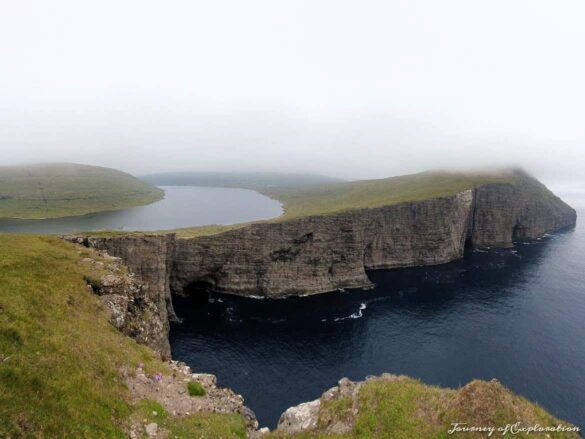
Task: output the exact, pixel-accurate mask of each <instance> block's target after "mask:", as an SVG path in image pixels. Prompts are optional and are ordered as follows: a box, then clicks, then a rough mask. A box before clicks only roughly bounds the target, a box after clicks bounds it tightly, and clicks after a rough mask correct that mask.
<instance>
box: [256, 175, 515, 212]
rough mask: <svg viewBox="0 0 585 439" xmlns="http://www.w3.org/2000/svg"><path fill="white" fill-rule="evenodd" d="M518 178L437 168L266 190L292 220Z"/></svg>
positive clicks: (426, 196) (389, 203) (511, 181)
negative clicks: (437, 169) (397, 175)
mask: <svg viewBox="0 0 585 439" xmlns="http://www.w3.org/2000/svg"><path fill="white" fill-rule="evenodd" d="M517 180H518V177H517V176H516V175H514V174H513V173H512V172H511V171H510V172H504V171H503V172H498V173H490V174H488V173H485V174H482V173H463V172H439V171H436V172H422V173H419V174H412V175H402V176H399V177H391V178H384V179H380V180H362V181H353V182H348V183H336V184H327V185H319V186H313V187H308V188H298V189H274V190H271V191H263V193H264V194H266V195H268V196H270V197H273V198H276V199H278V200H280V201H281V202H282V203H283V204H284V208H285V214H284V216H283V217H281V218H280V219H290V218H299V217H304V216H312V215H324V214H329V213H335V212H342V211H347V210H353V209H366V208H376V207H382V206H390V205H393V204H399V203H404V202H408V201H420V200H426V199H430V198H439V197H445V196H450V195H454V194H456V193H458V192H461V191H464V190H466V189H470V188H473V187H476V186H480V185H484V184H490V183H506V184H514V183H515V182H517Z"/></svg>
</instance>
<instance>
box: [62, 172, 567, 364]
mask: <svg viewBox="0 0 585 439" xmlns="http://www.w3.org/2000/svg"><path fill="white" fill-rule="evenodd" d="M404 178H405V179H406V180H407V183H408V184H405V182H404V181H403V180H400V178H398V180H397V179H396V178H394V179H389V181H390V182H388V181H386V180H383V182H384V183H379V184H377V185H375V186H372V185H371V183H368V184H366V185H365V186H364V184H362V182H357V183H355V184H351V183H340V184H337V185H325V186H324V187H317V188H311V189H310V190H308V193H305V192H303V191H302V190H296V192H290V191H289V192H287V195H283V198H284V199H285V208H287V213H286V214H285V216H284V217H283V218H279V219H276V220H274V221H269V222H258V223H253V224H248V225H244V226H242V227H239V228H232V229H230V230H227V231H224V232H218V233H215V234H211V235H205V234H203V235H202V236H195V237H192V238H180V237H178V236H177V235H176V234H174V233H168V234H136V233H133V234H127V235H112V236H109V235H107V234H106V235H103V234H102V235H100V236H74V237H68V238H67V239H69V240H71V241H74V242H77V243H81V244H84V245H85V246H87V247H92V248H96V249H99V250H104V251H106V252H107V253H109V254H110V255H112V256H116V257H120V258H122V260H123V261H124V262H125V264H126V265H127V266H128V268H129V270H130V271H131V272H133V273H135V274H136V276H137V277H138V278H139V279H140V280H141V282H142V283H143V285H144V290H143V291H144V294H145V295H146V296H147V297H149V299H150V300H151V301H153V302H155V303H157V304H158V307H159V312H160V318H161V320H162V321H165V322H166V321H168V320H169V319H172V318H173V317H174V311H173V308H172V300H171V293H176V294H196V293H197V292H199V291H201V289H202V287H204V288H207V289H209V290H212V291H216V292H221V293H229V294H237V295H242V296H254V297H257V296H261V297H269V298H283V297H288V296H302V295H309V294H318V293H324V292H329V291H334V290H337V289H341V288H358V287H366V286H369V285H371V282H370V280H369V278H368V276H367V270H375V269H381V268H395V267H407V266H423V265H435V264H442V263H446V262H450V261H453V260H455V259H458V258H461V257H463V254H464V250H465V248H466V247H467V246H469V247H488V246H512V245H513V242H514V241H515V240H524V239H535V238H538V237H541V236H542V235H544V234H546V233H549V232H553V231H557V230H560V229H564V228H568V227H572V226H574V225H575V223H576V213H575V210H574V209H572V208H571V207H570V206H568V205H567V204H566V203H564V202H563V201H562V200H561V199H560V198H558V197H556V196H555V195H554V194H552V192H550V191H549V190H548V189H547V188H546V187H545V186H544V185H542V184H541V183H540V182H538V181H537V180H536V179H534V178H532V177H530V176H528V175H527V174H525V173H523V172H521V171H513V172H510V173H504V174H497V175H495V176H479V177H478V176H474V177H473V178H471V177H470V178H466V177H464V176H463V177H462V174H441V175H440V176H439V177H437V174H423V175H422V177H419V179H418V180H417V181H418V184H415V183H414V180H412V179H413V177H412V176H407V177H404ZM421 182H422V183H421ZM401 188H402V189H401ZM392 190H394V191H395V192H394V193H389V194H387V193H386V191H392ZM398 190H402V192H396V191H398ZM367 193H371V194H372V195H371V197H370V198H369V199H367V198H366V195H365V194H367ZM425 196H426V197H429V196H430V197H431V198H425ZM330 199H336V200H337V202H336V203H334V204H331V202H328V201H327V200H330ZM286 200H288V201H286ZM321 201H322V202H321ZM348 203H350V204H348ZM351 203H353V204H351ZM385 203H389V204H385ZM351 205H355V206H356V207H355V208H347V206H351ZM365 206H371V207H365ZM336 209H338V210H336ZM339 209H340V210H339ZM301 212H305V213H307V212H308V213H309V214H306V215H302V214H301ZM167 330H168V327H165V331H167ZM157 340H158V341H157V342H153V343H150V344H149V345H150V346H152V347H154V348H155V349H157V350H159V351H160V352H162V353H163V354H168V353H169V347H168V342H166V343H165V342H164V340H166V333H165V334H164V336H161V337H158V338H157Z"/></svg>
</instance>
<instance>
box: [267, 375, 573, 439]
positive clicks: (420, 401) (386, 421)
mask: <svg viewBox="0 0 585 439" xmlns="http://www.w3.org/2000/svg"><path fill="white" fill-rule="evenodd" d="M340 383H341V382H340ZM310 418H312V421H313V422H305V424H304V425H302V426H300V425H299V424H298V423H297V421H296V420H295V419H294V418H293V424H296V426H297V428H294V429H293V430H297V431H296V432H295V433H296V434H294V436H293V437H295V438H297V439H341V438H344V439H350V438H360V439H361V438H363V439H369V438H377V439H418V438H420V439H423V438H424V439H446V438H449V437H462V438H469V439H480V438H487V437H508V438H509V437H515V438H524V439H528V438H534V437H537V438H555V439H569V438H571V439H577V438H579V437H581V436H580V435H579V433H578V430H577V429H576V427H575V426H573V425H571V424H568V423H563V422H562V421H560V420H558V419H556V418H555V417H553V416H551V415H550V414H549V413H547V412H546V411H545V410H544V409H542V408H541V407H539V406H538V405H536V404H533V403H531V402H530V401H528V400H526V399H524V398H522V397H520V396H517V395H515V394H514V393H512V392H511V391H510V390H508V389H507V388H506V387H504V386H503V385H502V384H500V383H499V382H498V381H496V380H492V381H489V382H487V381H480V380H475V381H472V382H470V383H469V384H467V385H466V386H464V387H461V388H460V389H457V390H456V389H447V388H441V387H436V386H429V385H426V384H424V383H422V382H420V381H418V380H414V379H412V378H408V377H405V376H396V375H388V374H385V375H383V376H382V377H377V378H372V379H369V380H367V381H366V382H364V383H360V384H359V385H357V386H355V387H354V388H353V389H349V391H348V389H347V388H345V389H343V388H341V387H338V388H336V389H335V390H334V391H333V392H332V391H328V392H326V393H324V394H323V396H322V397H321V398H320V400H319V406H318V409H317V411H316V412H315V413H313V414H312V415H311V416H310ZM559 425H561V426H562V427H561V428H560V429H558V426H559ZM539 427H540V428H541V429H547V430H546V431H542V430H536V431H529V430H528V429H530V428H537V429H538V428H539ZM466 428H467V429H469V430H467V431H466ZM287 429H288V431H286V430H287ZM492 429H493V430H492ZM552 429H557V430H555V431H552ZM299 430H300V431H299ZM450 431H451V433H449V432H450ZM490 431H491V434H490ZM290 434H291V431H290V427H287V426H285V427H284V428H283V427H279V429H278V430H276V431H275V432H274V433H273V434H271V435H270V436H269V438H271V439H277V438H280V439H284V438H288V437H290ZM267 439H268V438H267Z"/></svg>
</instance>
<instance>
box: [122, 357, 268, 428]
mask: <svg viewBox="0 0 585 439" xmlns="http://www.w3.org/2000/svg"><path fill="white" fill-rule="evenodd" d="M168 366H169V369H170V371H171V373H170V374H169V375H164V374H162V373H159V374H155V375H149V374H148V373H147V372H146V371H145V370H144V369H143V367H142V366H141V365H138V367H137V368H136V369H135V370H133V371H127V370H124V371H122V372H123V376H124V379H125V382H126V385H127V387H128V389H129V391H130V395H131V397H132V400H133V401H134V402H135V403H139V402H140V401H145V400H153V401H156V402H158V403H159V404H160V405H161V406H162V407H163V408H164V409H165V410H166V411H167V412H168V413H169V414H170V415H172V416H173V417H185V416H190V415H193V414H195V413H202V412H203V413H235V414H239V415H241V416H242V417H243V418H244V420H245V421H246V428H247V430H248V432H249V433H252V432H255V431H256V430H257V429H258V421H257V419H256V415H255V414H254V412H253V411H252V410H251V409H249V408H248V407H246V406H245V405H244V398H243V397H242V396H241V395H238V394H236V393H234V392H233V391H232V390H231V389H226V388H223V387H218V385H217V378H216V376H215V375H211V374H206V373H192V371H191V368H190V367H189V366H187V365H186V364H185V363H181V362H178V361H170V362H169V363H168ZM191 382H196V383H198V384H200V385H201V387H202V388H203V389H204V394H203V395H199V396H191V395H190V394H189V392H188V387H187V386H188V384H189V383H191ZM149 429H150V430H152V431H155V430H156V431H155V432H154V433H152V434H148V430H149ZM142 432H146V433H147V435H148V436H149V437H161V438H163V437H164V438H166V437H168V432H164V431H162V430H160V428H159V426H158V424H156V423H154V426H153V423H151V422H149V421H146V423H145V420H141V419H136V420H135V422H133V424H132V425H131V427H130V437H136V438H138V437H143V436H142V435H141V433H142Z"/></svg>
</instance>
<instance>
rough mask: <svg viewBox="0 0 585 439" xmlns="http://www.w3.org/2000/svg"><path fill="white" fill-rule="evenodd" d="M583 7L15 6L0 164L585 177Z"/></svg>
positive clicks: (4, 37) (2, 9)
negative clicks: (513, 170)
mask: <svg viewBox="0 0 585 439" xmlns="http://www.w3.org/2000/svg"><path fill="white" fill-rule="evenodd" d="M584 17H585V3H583V1H582V0H574V1H564V0H559V1H555V2H551V1H539V0H512V1H510V0H506V1H503V0H492V1H489V2H479V1H469V0H444V1H440V2H439V1H436V0H420V1H396V0H394V1H392V0H390V1H368V0H361V1H342V0H313V1H286V0H281V1H274V0H266V1H255V0H248V1H245V2H244V1H236V0H233V1H225V0H223V1H222V0H219V1H217V0H216V1H193V0H191V1H177V0H167V1H164V2H163V1H145V0H140V1H134V0H125V1H111V0H102V1H99V2H87V1H79V0H76V1H74V0H71V1H65V0H53V1H51V2H46V1H40V0H39V1H27V0H19V1H10V2H8V1H6V2H3V3H2V5H1V6H0V154H1V157H2V160H1V163H2V164H20V163H31V162H45V161H71V162H78V163H87V164H96V165H103V166H109V167H115V168H118V169H123V170H126V171H129V172H132V173H135V174H144V173H150V172H157V171H173V170H208V171H209V170H211V171H213V170H218V171H244V170H249V171H278V172H310V173H321V174H327V175H331V176H337V177H343V178H349V179H354V178H370V177H385V176H390V175H397V174H402V173H410V172H416V171H422V170H426V169H430V168H445V167H449V168H470V167H484V166H500V165H506V166H507V165H515V166H522V167H524V168H526V169H528V170H529V171H531V172H533V173H535V174H536V175H537V176H540V177H544V178H545V179H548V180H550V181H553V180H559V179H563V178H565V179H567V178H578V177H580V172H581V169H583V168H584V166H585V82H584V81H585V79H584V78H585V57H584V56H583V43H584V42H585V26H583V18H584Z"/></svg>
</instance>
